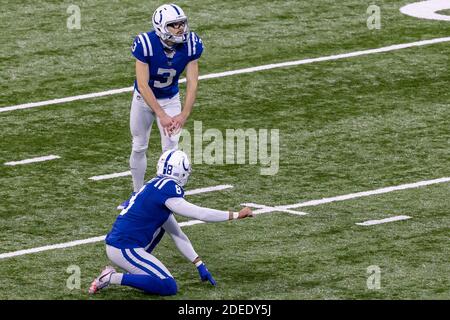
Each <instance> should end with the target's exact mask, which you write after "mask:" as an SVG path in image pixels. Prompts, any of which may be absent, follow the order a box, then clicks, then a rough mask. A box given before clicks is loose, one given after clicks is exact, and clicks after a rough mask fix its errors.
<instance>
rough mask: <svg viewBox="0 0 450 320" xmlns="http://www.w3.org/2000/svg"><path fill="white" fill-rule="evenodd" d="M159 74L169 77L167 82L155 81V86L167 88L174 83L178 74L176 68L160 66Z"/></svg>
mask: <svg viewBox="0 0 450 320" xmlns="http://www.w3.org/2000/svg"><path fill="white" fill-rule="evenodd" d="M158 74H159V75H162V76H163V77H164V78H167V80H166V81H165V82H161V81H155V82H154V84H153V85H154V86H155V88H165V87H168V86H170V85H171V84H172V82H173V78H174V77H175V76H176V74H177V71H176V70H175V69H164V68H158Z"/></svg>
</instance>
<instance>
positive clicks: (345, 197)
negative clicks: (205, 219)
mask: <svg viewBox="0 0 450 320" xmlns="http://www.w3.org/2000/svg"><path fill="white" fill-rule="evenodd" d="M446 182H450V177H444V178H439V179H433V180H424V181H419V182H415V183H407V184H402V185H398V186H393V187H387V188H381V189H376V190H370V191H363V192H357V193H350V194H346V195H342V196H337V197H331V198H323V199H319V200H311V201H306V202H299V203H295V204H289V205H284V206H272V207H270V206H265V205H261V204H256V203H253V204H252V205H254V207H255V208H258V207H257V206H260V208H261V209H259V210H257V211H256V213H257V214H261V213H270V212H274V211H281V212H286V210H289V209H295V208H301V207H313V206H318V205H321V204H325V203H331V202H336V201H345V200H350V199H357V198H362V197H369V196H373V195H378V194H384V193H389V192H393V191H399V190H407V189H414V188H419V187H424V186H429V185H433V184H439V183H446ZM242 205H246V204H242Z"/></svg>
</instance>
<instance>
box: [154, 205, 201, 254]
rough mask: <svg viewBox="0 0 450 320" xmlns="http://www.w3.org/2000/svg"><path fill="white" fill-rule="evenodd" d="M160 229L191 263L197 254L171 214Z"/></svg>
mask: <svg viewBox="0 0 450 320" xmlns="http://www.w3.org/2000/svg"><path fill="white" fill-rule="evenodd" d="M162 227H163V229H164V230H165V231H166V232H167V233H168V234H169V235H170V237H171V238H172V240H173V242H175V245H176V247H177V248H178V250H179V251H180V252H181V254H182V255H183V256H185V257H186V259H188V260H189V261H190V262H193V261H194V260H195V258H197V257H198V254H197V252H195V250H194V248H193V247H192V244H191V241H190V240H189V238H188V237H187V236H186V234H185V233H184V232H183V231H182V230H181V228H180V226H179V225H178V222H177V220H176V219H175V217H174V216H173V214H171V215H170V216H169V218H168V219H167V220H166V222H165V223H164V224H163V226H162Z"/></svg>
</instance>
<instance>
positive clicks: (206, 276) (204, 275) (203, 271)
mask: <svg viewBox="0 0 450 320" xmlns="http://www.w3.org/2000/svg"><path fill="white" fill-rule="evenodd" d="M197 270H198V273H199V274H200V279H201V280H202V281H206V280H208V281H209V282H210V283H211V284H212V285H213V286H215V285H216V280H214V278H213V277H212V275H211V273H210V272H209V271H208V268H206V265H205V264H204V263H203V262H202V264H201V265H199V266H198V267H197Z"/></svg>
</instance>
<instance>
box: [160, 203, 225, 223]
mask: <svg viewBox="0 0 450 320" xmlns="http://www.w3.org/2000/svg"><path fill="white" fill-rule="evenodd" d="M165 204H166V207H167V208H169V210H171V211H172V212H174V213H176V214H179V215H181V216H184V217H188V218H194V219H198V220H202V221H206V222H220V221H227V220H228V219H229V212H228V211H221V210H215V209H209V208H203V207H199V206H196V205H195V204H192V203H189V202H187V201H186V200H184V199H183V198H169V199H167V200H166V202H165Z"/></svg>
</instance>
